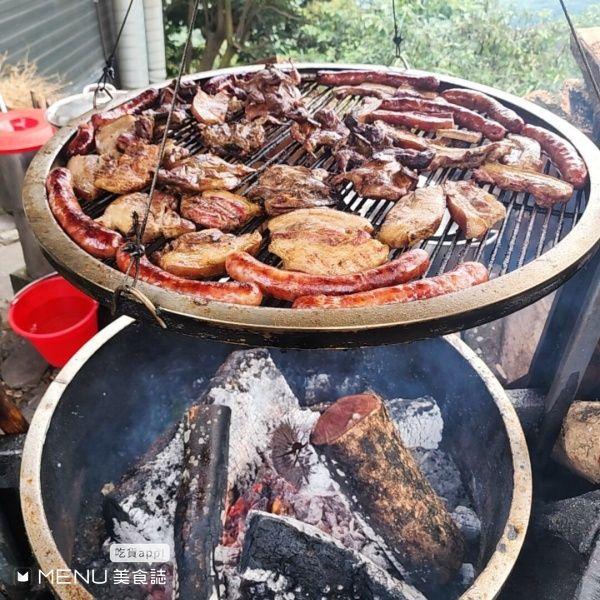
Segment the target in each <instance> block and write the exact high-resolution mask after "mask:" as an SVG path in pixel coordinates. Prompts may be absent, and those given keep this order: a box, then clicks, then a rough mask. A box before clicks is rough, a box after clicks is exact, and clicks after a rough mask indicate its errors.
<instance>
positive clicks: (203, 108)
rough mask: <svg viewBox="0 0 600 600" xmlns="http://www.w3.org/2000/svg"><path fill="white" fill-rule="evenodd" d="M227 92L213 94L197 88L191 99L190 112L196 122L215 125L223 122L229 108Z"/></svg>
mask: <svg viewBox="0 0 600 600" xmlns="http://www.w3.org/2000/svg"><path fill="white" fill-rule="evenodd" d="M229 99H230V96H229V94H227V93H225V92H219V93H218V94H215V95H214V96H211V95H210V94H207V93H206V92H205V91H204V90H202V88H198V91H197V92H196V95H195V96H194V99H193V100H192V114H193V115H194V118H195V119H196V121H198V123H203V124H204V125H216V124H219V123H225V120H226V118H227V111H228V109H229Z"/></svg>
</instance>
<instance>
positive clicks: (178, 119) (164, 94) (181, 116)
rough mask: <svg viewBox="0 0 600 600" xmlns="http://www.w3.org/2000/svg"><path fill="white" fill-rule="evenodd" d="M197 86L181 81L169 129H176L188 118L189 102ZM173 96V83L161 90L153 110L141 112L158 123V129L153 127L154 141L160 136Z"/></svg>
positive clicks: (191, 82) (190, 82)
mask: <svg viewBox="0 0 600 600" xmlns="http://www.w3.org/2000/svg"><path fill="white" fill-rule="evenodd" d="M196 89H197V86H196V84H195V83H194V82H193V81H181V82H180V85H179V93H178V95H177V100H176V102H175V108H174V109H173V114H172V116H171V127H172V128H173V129H177V128H178V127H180V126H181V125H183V123H184V122H185V121H186V120H187V118H188V112H187V111H188V109H189V108H190V102H191V101H192V99H193V98H194V95H195V94H196ZM174 94H175V81H173V82H172V83H171V84H170V85H169V86H167V87H165V88H162V89H161V90H160V94H159V97H158V102H157V106H156V107H154V108H150V109H147V110H145V111H144V112H143V114H144V115H148V116H150V117H153V118H154V119H155V121H156V122H157V123H160V125H159V126H158V127H155V132H154V133H155V138H154V139H155V140H157V139H159V136H161V135H162V130H163V128H164V123H165V121H166V120H167V116H168V114H169V110H170V109H171V104H172V103H173V96H174Z"/></svg>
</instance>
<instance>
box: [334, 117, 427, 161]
mask: <svg viewBox="0 0 600 600" xmlns="http://www.w3.org/2000/svg"><path fill="white" fill-rule="evenodd" d="M344 122H345V124H346V126H347V127H348V128H349V129H350V131H351V132H352V144H353V146H354V147H355V148H356V149H358V150H359V151H360V152H361V153H363V154H365V155H367V154H368V155H369V156H370V155H371V154H372V153H373V151H376V150H383V149H385V148H391V147H393V146H398V147H400V148H410V149H413V150H427V149H428V148H429V145H428V141H427V139H426V138H423V137H420V136H418V135H416V134H414V133H411V132H410V131H406V130H405V129H398V128H396V127H392V126H391V125H388V124H387V123H384V122H383V121H376V122H375V123H373V124H366V123H361V122H359V121H358V120H357V118H356V117H355V116H354V115H348V116H347V117H346V118H345V119H344Z"/></svg>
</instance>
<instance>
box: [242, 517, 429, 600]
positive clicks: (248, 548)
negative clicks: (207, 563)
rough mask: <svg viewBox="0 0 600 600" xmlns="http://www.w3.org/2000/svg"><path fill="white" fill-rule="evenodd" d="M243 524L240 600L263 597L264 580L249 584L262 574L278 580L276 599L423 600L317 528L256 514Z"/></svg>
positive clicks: (263, 578)
mask: <svg viewBox="0 0 600 600" xmlns="http://www.w3.org/2000/svg"><path fill="white" fill-rule="evenodd" d="M248 520H249V525H248V529H247V531H246V537H245V540H244V548H243V550H242V555H241V558H240V570H241V571H242V578H243V579H244V582H243V583H242V589H241V590H240V591H241V592H243V593H242V594H241V595H242V598H246V599H248V598H253V597H255V596H256V597H261V598H264V597H265V596H266V597H268V595H267V594H265V592H268V587H269V586H268V581H265V577H264V576H262V577H257V578H256V579H258V581H253V575H255V574H257V573H258V574H261V575H264V572H265V571H267V572H270V573H272V574H273V577H272V578H273V580H274V582H275V580H277V583H276V587H277V592H278V593H279V594H280V595H279V596H277V597H287V596H285V592H290V593H293V597H294V598H327V599H328V600H348V599H351V598H357V599H360V600H375V599H378V600H424V597H423V596H422V595H421V593H420V592H418V591H417V590H416V589H415V588H413V587H412V586H410V585H408V584H407V583H405V582H403V581H400V580H397V579H394V578H393V577H392V576H391V575H389V574H388V573H387V572H386V571H384V570H383V569H381V568H380V567H378V566H377V565H375V563H373V562H371V561H370V560H369V559H367V558H365V557H364V556H363V555H361V554H360V553H358V552H355V551H353V550H350V549H349V548H346V547H345V546H343V545H342V544H341V543H340V542H338V541H337V540H335V539H334V538H332V537H331V536H329V535H327V534H326V533H324V532H322V531H321V530H319V529H317V528H316V527H313V526H311V525H306V524H305V523H301V522H300V521H297V520H295V519H291V518H289V517H281V516H276V515H272V514H269V513H264V512H259V511H253V512H252V513H251V514H250V515H249V517H248ZM283 586H285V589H282V587H283ZM265 587H266V588H267V589H262V588H265ZM255 588H261V589H255Z"/></svg>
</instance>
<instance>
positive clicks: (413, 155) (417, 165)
mask: <svg viewBox="0 0 600 600" xmlns="http://www.w3.org/2000/svg"><path fill="white" fill-rule="evenodd" d="M386 157H392V158H394V159H395V160H397V161H398V162H399V163H401V164H403V165H404V166H406V167H408V168H409V169H417V170H418V171H422V170H424V169H427V167H429V165H430V164H431V161H432V160H433V159H434V157H435V151H434V150H414V149H412V148H388V149H387V150H383V151H382V152H378V153H377V154H374V155H373V158H386Z"/></svg>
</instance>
